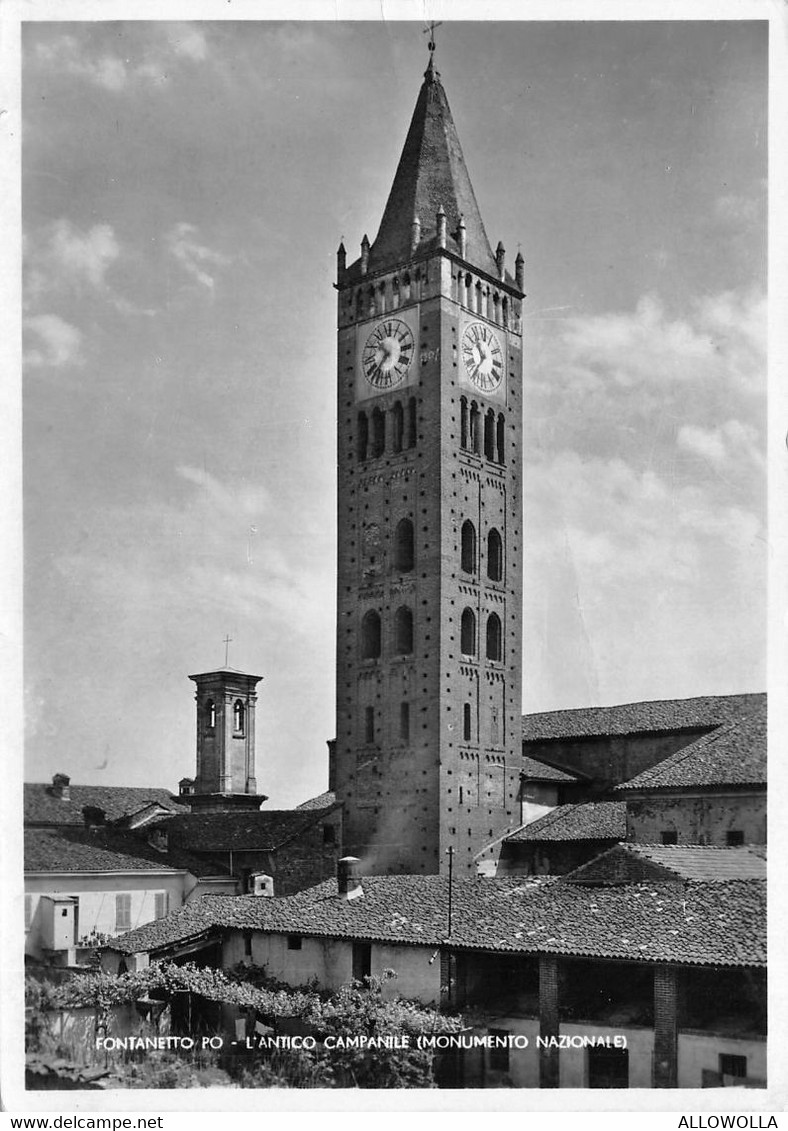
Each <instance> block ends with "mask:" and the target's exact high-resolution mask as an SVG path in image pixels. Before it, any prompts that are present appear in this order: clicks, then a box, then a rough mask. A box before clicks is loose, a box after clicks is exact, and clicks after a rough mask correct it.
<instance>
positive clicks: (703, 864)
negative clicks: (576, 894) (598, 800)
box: [562, 842, 766, 885]
mask: <svg viewBox="0 0 788 1131" xmlns="http://www.w3.org/2000/svg"><path fill="white" fill-rule="evenodd" d="M562 879H563V880H564V881H565V882H567V883H577V884H603V885H605V884H627V883H630V884H631V883H639V882H641V881H655V882H657V881H658V882H662V881H668V880H671V879H672V880H674V881H675V882H683V881H686V880H694V881H701V880H702V881H704V882H705V883H727V882H728V881H730V880H765V879H766V859H765V853H764V852H763V851H762V846H760V845H759V846H757V847H756V851H753V850H752V849H751V848H712V847H710V846H705V845H697V844H633V843H631V842H627V843H626V844H616V845H614V846H613V847H612V848H609V849H607V850H606V851H605V852H602V853H600V855H599V856H596V857H594V859H593V860H589V861H588V862H587V863H586V864H582V865H581V866H580V867H579V868H575V869H574V870H573V871H572V872H569V873H568V874H567V875H565V876H563V877H562Z"/></svg>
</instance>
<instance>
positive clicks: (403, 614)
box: [394, 605, 413, 656]
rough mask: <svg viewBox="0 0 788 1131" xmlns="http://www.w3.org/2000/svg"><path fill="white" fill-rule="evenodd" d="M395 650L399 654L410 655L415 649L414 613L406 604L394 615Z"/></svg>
mask: <svg viewBox="0 0 788 1131" xmlns="http://www.w3.org/2000/svg"><path fill="white" fill-rule="evenodd" d="M394 650H395V651H396V653H397V655H398V656H409V655H410V654H411V652H412V651H413V613H412V612H411V610H410V609H407V608H405V606H404V605H403V607H402V608H401V609H397V611H396V613H395V615H394Z"/></svg>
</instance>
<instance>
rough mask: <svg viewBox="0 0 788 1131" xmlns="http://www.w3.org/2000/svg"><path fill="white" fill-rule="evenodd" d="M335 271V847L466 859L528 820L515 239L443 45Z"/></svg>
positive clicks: (398, 866)
mask: <svg viewBox="0 0 788 1131" xmlns="http://www.w3.org/2000/svg"><path fill="white" fill-rule="evenodd" d="M337 290H338V355H337V373H338V464H339V472H338V543H339V557H338V581H337V584H338V602H337V704H336V721H337V736H336V750H335V776H334V783H335V787H336V792H337V797H338V799H339V800H341V801H342V802H343V804H344V807H345V840H344V846H343V847H344V850H345V852H349V853H352V854H353V855H356V856H358V857H360V858H361V859H362V861H363V864H364V867H365V870H367V871H369V872H373V871H374V872H402V873H435V872H439V871H442V870H445V868H446V867H447V866H448V859H449V857H448V850H449V849H452V850H453V863H454V867H455V868H457V869H459V870H460V871H464V870H471V869H472V868H473V857H474V854H475V853H476V852H477V851H478V850H479V848H480V847H482V845H484V844H485V843H487V842H488V841H489V839H490V837H491V836H492V835H493V834H496V835H497V834H498V833H499V832H501V831H503V830H505V829H506V828H508V827H512V828H514V827H516V826H517V824H518V823H519V821H518V817H519V814H518V812H517V811H516V810H517V807H518V791H519V785H520V768H521V753H520V744H521V734H520V730H521V723H520V715H521V683H522V676H521V624H522V535H523V530H522V482H521V463H522V415H523V406H522V382H521V368H522V361H521V357H522V329H521V306H522V299H523V260H522V256H520V255H519V254H518V257H517V259H516V261H515V271H514V275H513V276H512V275H511V274H509V273H508V272H507V270H506V267H505V251H504V248H503V246H502V245H501V244H499V245H498V247H497V249H496V251H495V252H493V251H492V249H491V246H490V243H489V241H488V239H487V235H486V233H485V230H484V225H483V223H482V219H481V215H480V213H479V209H478V205H477V203H476V199H475V197H474V193H473V188H472V186H471V183H470V179H469V176H468V173H467V170H466V167H465V162H464V159H463V155H462V150H461V148H460V143H459V139H458V137H457V132H456V129H455V127H454V123H453V120H452V116H451V111H450V110H449V106H448V102H447V100H446V95H445V93H444V90H443V87H442V85H441V81H440V76H439V74H438V72H437V71H436V70H435V67H434V64H433V61H432V58H431V59H430V64H429V67H428V69H427V71H426V73H425V76H424V83H423V85H422V88H421V91H420V94H419V97H418V101H417V105H416V109H415V112H414V115H413V119H412V121H411V125H410V129H409V132H408V135H407V139H406V141H405V146H404V149H403V152H402V156H401V159H400V162H399V166H398V168H397V172H396V175H395V178H394V183H393V186H392V189H391V193H390V195H389V199H388V203H387V205H386V208H385V211H384V215H383V219H382V222H381V225H380V229H379V232H378V235H377V237H376V239H375V241H374V243H372V244H370V243H369V241H368V239H367V237H366V236H365V237H364V240H363V241H362V245H361V255H360V257H359V258H358V259H357V260H356V261H355V262H354V263H352V264H350V265H348V264H347V262H346V254H345V249H344V247H342V246H340V249H339V253H338V273H337Z"/></svg>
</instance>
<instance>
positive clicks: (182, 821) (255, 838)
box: [166, 808, 330, 852]
mask: <svg viewBox="0 0 788 1131" xmlns="http://www.w3.org/2000/svg"><path fill="white" fill-rule="evenodd" d="M329 811H330V810H329V809H327V808H322V809H310V808H305V809H267V810H260V811H257V810H255V811H251V812H249V811H243V812H237V813H234V812H228V813H200V812H199V811H198V812H194V813H184V814H181V815H180V816H177V817H172V818H171V819H168V820H167V822H166V828H167V830H168V833H169V838H170V844H171V845H173V846H178V847H180V848H186V849H190V850H191V851H193V852H241V851H244V850H245V851H248V852H249V851H258V852H268V851H273V849H275V848H278V847H279V846H280V845H282V844H284V843H286V842H287V841H289V840H291V839H292V838H293V837H295V836H298V835H299V834H300V833H302V832H303V831H304V830H305V829H308V828H309V827H310V826H311V825H314V824H316V823H317V822H318V821H320V820H321V819H322V818H323V817H325V816H326V814H327V812H329Z"/></svg>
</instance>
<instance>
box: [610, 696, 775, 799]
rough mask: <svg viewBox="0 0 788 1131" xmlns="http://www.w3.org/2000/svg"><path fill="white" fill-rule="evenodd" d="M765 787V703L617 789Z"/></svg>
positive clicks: (759, 704)
mask: <svg viewBox="0 0 788 1131" xmlns="http://www.w3.org/2000/svg"><path fill="white" fill-rule="evenodd" d="M765 784H766V701H765V699H764V701H763V702H761V703H758V704H755V706H754V709H753V710H752V711H751V712H750V714H749V715H747V716H746V717H745V718H743V719H738V720H736V721H734V722H731V723H729V724H728V725H727V726H724V727H721V728H720V729H719V730H716V731H714V732H713V733H712V734H707V735H704V736H703V738H699V739H697V741H695V742H693V743H691V744H690V745H689V746H685V747H684V748H683V749H682V750H678V751H676V753H675V754H671V756H670V757H669V758H666V759H665V760H664V761H662V762H658V763H657V765H656V766H652V767H651V769H648V770H644V771H643V773H642V774H638V775H637V777H634V778H630V780H629V781H626V782H622V784H621V785H619V786H617V787H616V788H617V789H619V790H628V789H681V788H689V787H692V786H716V785H722V786H724V785H734V786H736V785H765Z"/></svg>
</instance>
